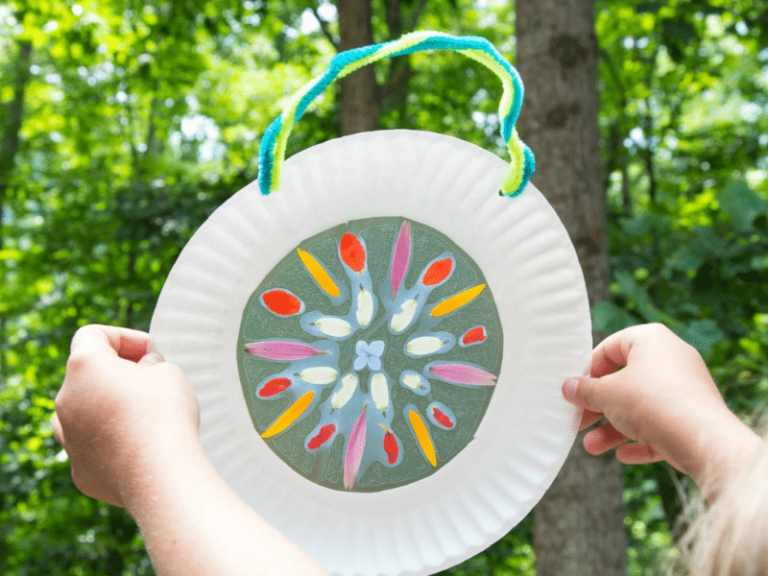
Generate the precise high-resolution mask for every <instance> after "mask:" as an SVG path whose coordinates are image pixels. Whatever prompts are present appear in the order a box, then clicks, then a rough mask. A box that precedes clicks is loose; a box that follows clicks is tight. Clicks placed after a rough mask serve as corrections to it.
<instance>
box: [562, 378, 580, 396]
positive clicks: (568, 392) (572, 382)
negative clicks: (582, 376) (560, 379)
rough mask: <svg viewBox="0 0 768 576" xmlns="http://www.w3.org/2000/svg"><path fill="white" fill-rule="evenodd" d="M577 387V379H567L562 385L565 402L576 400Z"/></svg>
mask: <svg viewBox="0 0 768 576" xmlns="http://www.w3.org/2000/svg"><path fill="white" fill-rule="evenodd" d="M578 387H579V380H578V378H568V380H566V381H565V384H563V394H564V395H565V398H566V399H567V400H573V399H574V398H576V388H578Z"/></svg>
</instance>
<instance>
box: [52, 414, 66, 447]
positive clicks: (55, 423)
mask: <svg viewBox="0 0 768 576" xmlns="http://www.w3.org/2000/svg"><path fill="white" fill-rule="evenodd" d="M51 427H52V428H53V437H54V438H55V439H56V442H58V443H59V444H61V445H62V446H64V430H63V429H62V427H61V421H60V420H59V415H58V414H56V413H55V412H54V413H53V418H52V420H51Z"/></svg>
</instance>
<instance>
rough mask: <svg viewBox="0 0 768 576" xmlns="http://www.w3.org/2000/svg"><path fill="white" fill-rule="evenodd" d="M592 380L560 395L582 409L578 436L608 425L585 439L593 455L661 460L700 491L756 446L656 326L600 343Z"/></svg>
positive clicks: (692, 361)
mask: <svg viewBox="0 0 768 576" xmlns="http://www.w3.org/2000/svg"><path fill="white" fill-rule="evenodd" d="M622 367H624V368H622ZM619 368H622V369H621V370H619ZM591 375H592V377H591V378H586V377H582V378H571V379H569V380H567V381H566V382H565V383H564V384H563V394H564V395H565V397H566V399H568V400H569V401H571V402H573V403H574V404H576V405H577V406H580V407H582V408H584V409H585V412H584V417H583V419H582V422H581V429H582V430H583V429H584V428H587V427H589V426H591V425H592V424H594V423H595V422H597V421H598V420H600V419H601V418H602V417H605V418H607V419H608V423H606V424H603V425H601V426H598V427H597V428H595V429H594V430H591V431H589V432H588V433H587V434H586V435H585V436H584V447H585V448H586V450H587V451H588V452H590V453H592V454H602V453H603V452H606V451H607V450H610V449H611V448H616V457H617V458H618V459H619V460H620V461H621V462H623V463H625V464H645V463H650V462H657V461H660V460H666V461H668V462H669V463H670V464H672V465H673V466H674V467H675V468H677V469H678V470H680V471H682V472H685V473H687V474H690V475H691V476H693V478H694V480H695V481H696V483H697V484H699V485H701V484H702V482H704V481H710V480H711V481H714V480H716V479H717V477H722V476H723V473H724V472H725V470H724V468H731V467H733V466H736V464H737V461H736V459H735V458H734V457H733V455H734V454H737V455H738V454H740V453H741V452H742V451H741V450H740V448H746V447H747V446H752V445H754V441H755V440H758V441H759V439H758V437H757V436H756V435H755V434H754V433H752V432H751V431H750V430H749V429H748V428H747V427H746V426H744V425H743V424H742V423H741V422H740V421H739V420H738V418H736V416H735V415H733V414H732V413H731V412H730V411H729V410H728V408H727V406H726V405H725V402H724V401H723V398H722V396H721V395H720V393H719V391H718V390H717V387H716V386H715V383H714V382H713V381H712V377H711V376H710V374H709V371H708V370H707V367H706V365H705V364H704V361H703V360H702V359H701V356H700V355H699V353H698V352H697V351H696V350H695V349H694V348H693V347H692V346H690V345H688V344H686V343H685V342H684V341H682V340H681V339H680V338H678V337H677V336H675V335H674V334H673V333H672V332H671V331H670V330H669V329H667V328H665V327H664V326H662V325H660V324H650V325H645V326H635V327H633V328H628V329H626V330H622V331H620V332H617V333H616V334H614V335H612V336H610V337H608V338H606V339H605V340H604V341H603V342H602V343H601V344H600V345H599V346H598V347H597V348H595V350H594V352H593V354H592V372H591ZM628 440H636V441H637V442H633V443H627V441H628ZM705 476H706V478H705ZM712 476H714V477H712Z"/></svg>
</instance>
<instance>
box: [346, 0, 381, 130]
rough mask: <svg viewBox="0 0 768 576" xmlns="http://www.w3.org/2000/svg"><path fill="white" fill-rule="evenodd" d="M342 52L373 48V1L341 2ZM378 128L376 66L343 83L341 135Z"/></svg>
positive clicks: (365, 69) (363, 70)
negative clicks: (369, 45)
mask: <svg viewBox="0 0 768 576" xmlns="http://www.w3.org/2000/svg"><path fill="white" fill-rule="evenodd" d="M336 9H337V11H338V13H339V51H344V50H350V49H352V48H359V47H360V46H367V45H368V44H373V27H372V23H371V17H372V11H371V0H338V1H337V3H336ZM378 127H379V85H378V83H377V82H376V73H375V70H374V68H373V66H366V67H365V68H361V69H360V70H357V71H355V72H353V73H352V74H350V75H349V76H347V77H346V78H343V79H342V80H341V135H342V136H346V135H347V134H355V133H357V132H368V131H370V130H376V129H377V128H378Z"/></svg>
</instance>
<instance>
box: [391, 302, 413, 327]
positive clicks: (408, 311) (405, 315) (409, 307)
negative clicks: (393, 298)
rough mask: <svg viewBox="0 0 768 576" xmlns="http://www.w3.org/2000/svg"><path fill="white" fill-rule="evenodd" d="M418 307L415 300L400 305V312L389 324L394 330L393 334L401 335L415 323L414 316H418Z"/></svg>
mask: <svg viewBox="0 0 768 576" xmlns="http://www.w3.org/2000/svg"><path fill="white" fill-rule="evenodd" d="M417 307H418V305H417V304H416V300H415V299H413V298H411V299H410V300H406V301H405V302H403V303H402V304H401V305H400V312H398V313H397V314H395V315H394V316H392V320H390V322H389V327H390V328H391V329H392V332H394V333H395V334H399V333H400V332H402V331H403V330H405V329H406V328H408V326H410V325H411V322H412V321H413V316H414V315H415V314H416V308H417Z"/></svg>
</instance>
